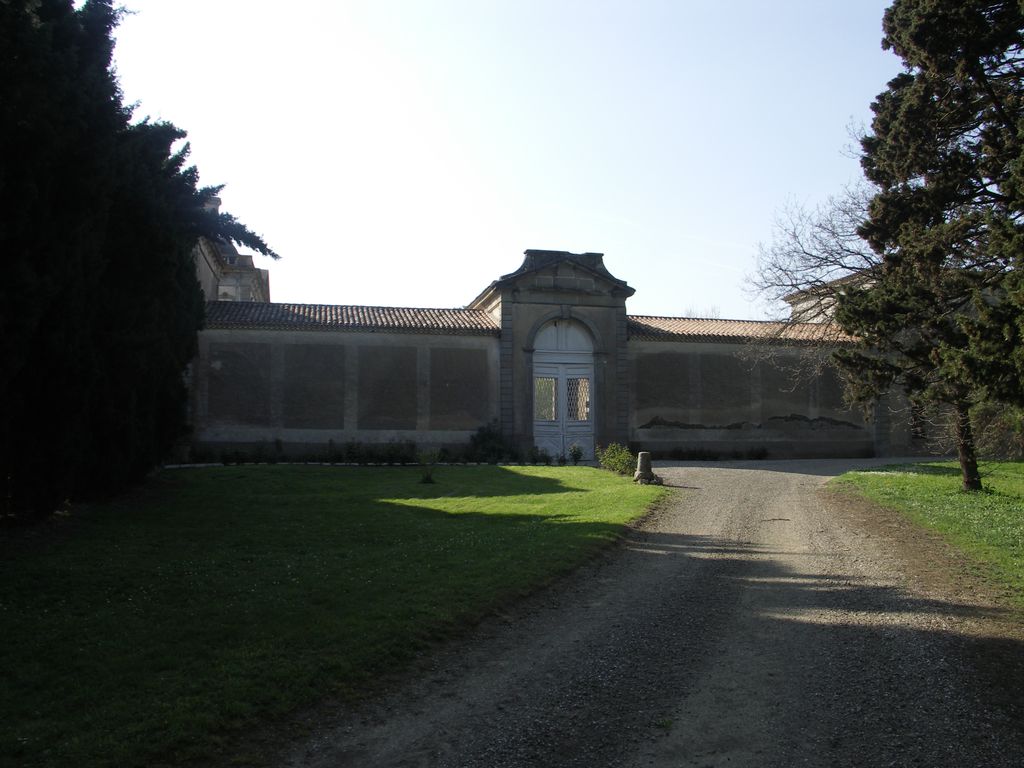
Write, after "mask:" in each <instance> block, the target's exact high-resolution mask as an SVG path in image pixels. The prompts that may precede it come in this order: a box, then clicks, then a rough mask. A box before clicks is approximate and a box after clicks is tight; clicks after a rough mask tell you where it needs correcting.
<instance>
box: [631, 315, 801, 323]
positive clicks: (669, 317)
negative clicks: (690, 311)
mask: <svg viewBox="0 0 1024 768" xmlns="http://www.w3.org/2000/svg"><path fill="white" fill-rule="evenodd" d="M626 317H628V318H629V319H630V320H696V321H699V322H702V323H759V324H763V325H783V324H786V321H785V320H748V319H745V318H739V317H691V316H689V315H626ZM790 325H813V323H790Z"/></svg>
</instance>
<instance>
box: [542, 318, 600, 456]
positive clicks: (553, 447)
mask: <svg viewBox="0 0 1024 768" xmlns="http://www.w3.org/2000/svg"><path fill="white" fill-rule="evenodd" d="M594 390H595V386H594V342H593V339H592V338H591V335H590V332H589V331H588V330H587V328H586V326H585V325H583V324H582V323H580V322H579V321H577V320H571V319H565V318H559V319H556V320H551V321H550V322H548V323H546V324H545V325H544V326H543V327H542V328H541V329H540V330H539V331H538V332H537V335H536V337H535V339H534V344H533V444H534V445H535V446H536V447H537V448H538V449H540V450H543V451H546V452H547V453H548V454H550V455H551V456H552V457H556V458H557V457H559V456H568V455H569V450H570V448H571V446H572V445H574V444H575V445H578V446H579V447H580V449H581V450H582V452H583V458H584V459H585V460H588V461H589V460H592V459H593V458H594V413H595V403H594Z"/></svg>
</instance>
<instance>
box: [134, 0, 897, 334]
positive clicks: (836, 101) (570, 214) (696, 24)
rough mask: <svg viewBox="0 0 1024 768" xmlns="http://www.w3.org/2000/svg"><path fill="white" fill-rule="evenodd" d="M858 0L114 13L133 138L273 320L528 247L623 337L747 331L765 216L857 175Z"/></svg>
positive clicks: (304, 0) (488, 274)
mask: <svg viewBox="0 0 1024 768" xmlns="http://www.w3.org/2000/svg"><path fill="white" fill-rule="evenodd" d="M887 4H888V3H887V2H882V1H881V0H853V1H851V0H814V1H812V0H777V2H763V1H761V2H754V1H752V0H734V1H733V2H690V1H688V0H675V1H674V2H673V1H668V0H628V1H627V0H621V1H611V2H605V1H603V0H420V1H418V2H417V1H414V0H401V1H400V0H334V1H333V2H328V1H326V0H325V1H323V2H320V1H318V0H293V2H290V3H281V2H263V1H262V0H252V1H251V2H246V3H244V4H243V3H239V2H237V1H236V0H230V1H229V0H124V5H125V7H126V8H127V9H128V10H129V11H131V14H130V15H128V16H126V17H125V18H124V19H123V21H122V22H121V26H120V28H119V30H118V31H117V33H116V36H117V48H116V50H115V64H116V67H117V72H118V76H119V78H120V82H121V87H122V90H123V92H124V97H125V101H126V102H127V103H135V104H137V107H136V112H135V116H136V118H139V119H141V118H143V117H149V118H150V119H154V120H166V121H169V122H172V123H174V124H175V125H177V126H178V127H180V128H182V129H184V130H186V131H187V132H188V134H189V138H188V140H189V142H190V146H191V161H192V162H193V163H194V164H195V165H196V166H197V168H198V169H199V173H200V177H201V182H202V183H203V184H206V185H219V184H224V185H225V187H224V190H223V192H222V193H221V199H222V201H223V206H222V210H226V211H228V212H230V213H232V214H234V215H235V216H237V217H238V218H239V219H240V220H242V221H243V222H244V223H246V224H247V225H248V226H249V227H250V228H251V229H253V230H254V231H256V232H258V233H260V234H261V235H263V237H264V238H265V239H266V240H267V242H268V243H269V245H270V246H271V247H272V248H273V249H274V250H275V251H277V252H278V253H279V254H280V255H281V257H282V258H281V259H280V260H279V261H274V262H272V261H271V260H269V259H266V258H263V257H258V258H257V259H256V263H257V265H258V266H262V267H268V268H269V269H270V286H271V297H272V298H273V300H274V301H282V302H299V303H323V304H365V305H390V306H427V307H459V306H465V305H466V304H468V303H469V302H470V301H472V300H473V298H475V297H476V296H477V295H478V294H479V293H480V292H481V291H482V290H483V289H484V288H486V287H487V286H488V285H489V284H490V283H491V282H492V281H493V280H495V279H497V278H498V277H500V276H501V275H503V274H507V273H509V272H513V271H514V270H515V269H516V268H517V267H518V266H519V265H520V263H521V262H522V253H523V251H524V250H526V249H528V248H539V249H549V250H566V251H572V252H575V253H581V252H586V251H591V252H595V251H596V252H599V253H603V254H605V259H604V261H605V265H606V266H607V267H608V269H609V270H610V271H611V273H612V274H613V275H615V276H616V277H618V278H620V279H623V280H625V281H626V282H627V283H629V284H630V285H631V286H632V287H633V288H635V289H636V294H635V295H634V296H633V297H632V298H630V299H629V300H628V303H627V310H628V311H629V313H630V314H633V315H643V314H646V315H687V316H711V317H723V318H751V319H761V318H764V317H766V316H767V315H770V314H771V313H772V311H773V310H774V309H775V308H772V307H769V306H766V305H765V304H764V303H763V302H761V301H760V300H759V299H758V298H757V297H756V296H752V295H750V292H749V289H748V288H747V287H746V283H745V277H746V276H747V275H749V274H750V273H751V272H752V271H753V270H754V269H755V266H756V259H757V253H758V245H759V243H768V242H770V241H771V240H772V237H773V222H774V220H775V219H776V217H777V216H778V215H779V214H780V213H781V212H782V211H783V209H784V208H785V207H787V206H791V205H801V206H808V207H813V206H816V205H820V204H822V203H824V202H825V201H827V198H828V196H829V195H832V194H836V193H838V192H839V191H840V190H841V189H842V187H843V186H844V185H847V184H849V183H851V182H855V181H856V180H857V179H858V178H859V177H860V170H859V165H858V161H857V158H856V147H855V140H854V139H853V138H852V137H853V136H854V135H855V134H856V133H857V132H858V131H863V130H864V129H866V128H867V127H868V126H869V125H870V119H871V112H870V104H871V102H872V100H873V99H874V97H875V96H876V95H877V94H878V93H880V92H881V91H882V90H884V88H885V85H886V83H887V82H888V80H889V79H891V78H892V77H893V76H895V75H896V74H897V73H898V72H899V71H900V61H899V59H897V58H896V57H895V56H894V55H893V54H892V53H891V52H885V51H882V49H881V45H880V41H881V19H882V14H883V11H884V9H885V7H886V5H887Z"/></svg>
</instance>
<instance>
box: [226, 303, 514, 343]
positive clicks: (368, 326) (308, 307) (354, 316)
mask: <svg viewBox="0 0 1024 768" xmlns="http://www.w3.org/2000/svg"><path fill="white" fill-rule="evenodd" d="M206 318H207V327H208V328H249V329H268V330H272V329H281V328H292V329H311V330H374V329H380V330H394V331H403V330H404V331H415V332H420V333H423V332H427V333H429V332H433V331H436V332H439V333H456V334H480V335H490V334H494V335H496V334H497V333H498V324H497V322H496V321H495V320H494V318H492V317H491V316H490V315H488V314H487V313H486V312H484V311H483V310H479V309H466V308H462V307H451V308H441V307H388V306H379V305H367V304H299V303H293V302H273V303H271V302H267V303H262V302H234V301H211V302H207V305H206Z"/></svg>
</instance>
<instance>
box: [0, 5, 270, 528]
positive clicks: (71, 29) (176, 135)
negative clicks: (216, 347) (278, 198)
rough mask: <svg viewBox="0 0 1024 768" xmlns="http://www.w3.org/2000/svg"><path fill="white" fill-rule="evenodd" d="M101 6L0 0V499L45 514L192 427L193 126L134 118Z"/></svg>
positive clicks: (215, 225) (143, 467) (232, 229)
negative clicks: (188, 423) (189, 134)
mask: <svg viewBox="0 0 1024 768" xmlns="http://www.w3.org/2000/svg"><path fill="white" fill-rule="evenodd" d="M117 20H118V11H117V10H115V9H114V8H113V7H112V5H111V3H110V2H109V1H108V0H90V1H89V2H86V3H85V4H84V5H82V7H81V8H79V9H77V10H76V9H75V8H74V5H73V3H72V2H71V0H7V1H5V2H2V3H0V254H3V259H4V263H3V268H4V280H2V281H0V345H2V346H0V353H2V355H3V357H2V359H3V365H0V492H2V499H0V509H2V510H7V511H14V512H17V513H26V512H34V513H36V514H45V513H47V512H49V511H51V510H53V509H54V508H55V507H56V506H57V505H58V504H59V503H60V502H61V501H63V500H65V499H67V498H69V497H70V496H73V495H83V494H90V493H100V492H102V493H107V492H111V491H114V490H116V489H117V488H119V487H121V486H122V485H123V484H124V483H126V482H128V481H130V480H131V479H133V478H136V477H138V476H140V475H141V474H143V473H145V472H146V471H147V470H148V469H149V468H151V467H152V466H153V465H154V463H156V462H157V461H158V460H159V459H160V458H161V456H162V455H163V454H164V452H165V451H166V450H167V449H168V447H169V446H170V445H171V443H172V442H173V441H174V439H175V438H176V437H177V436H178V435H180V434H181V430H182V428H183V414H184V402H185V391H184V386H183V381H182V374H183V370H184V368H185V366H186V365H187V363H188V361H189V360H190V359H191V357H192V355H193V354H194V352H195V344H196V334H197V331H198V329H199V327H200V326H201V323H202V303H201V294H200V291H199V287H198V283H197V281H196V276H195V267H194V264H193V262H192V256H191V249H192V246H193V245H194V243H195V242H196V240H197V238H198V237H199V236H200V235H203V236H207V237H211V238H228V239H232V240H235V241H236V242H239V243H242V244H244V245H247V246H249V247H251V248H254V249H256V250H257V251H259V252H261V253H266V254H270V255H274V254H273V253H272V252H271V251H270V250H269V249H268V248H267V246H266V245H265V244H264V243H263V241H262V240H260V238H258V237H257V236H255V235H253V234H252V233H251V232H249V230H247V229H246V228H245V227H244V226H243V225H241V224H239V223H238V222H237V221H235V220H234V219H233V218H232V217H230V216H228V215H226V214H223V215H219V216H218V215H214V214H211V213H210V212H208V211H207V210H206V208H205V204H206V202H207V201H208V200H209V199H210V197H212V196H213V195H214V194H216V192H217V188H200V187H199V186H198V174H197V172H196V170H195V169H194V168H188V167H186V166H185V160H186V157H187V153H188V149H187V145H186V146H185V147H184V148H182V149H180V150H177V151H176V150H175V149H174V147H175V146H176V143H177V142H180V141H181V140H182V139H183V138H184V133H183V132H182V131H180V130H178V129H176V128H175V127H174V126H171V125H168V124H151V123H148V122H142V123H137V124H132V123H131V115H130V110H128V109H126V108H125V107H124V105H123V104H122V99H121V94H120V91H119V89H118V85H117V81H116V79H115V77H114V75H113V72H112V69H111V57H112V53H113V37H112V33H113V30H114V28H115V26H116V24H117Z"/></svg>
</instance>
